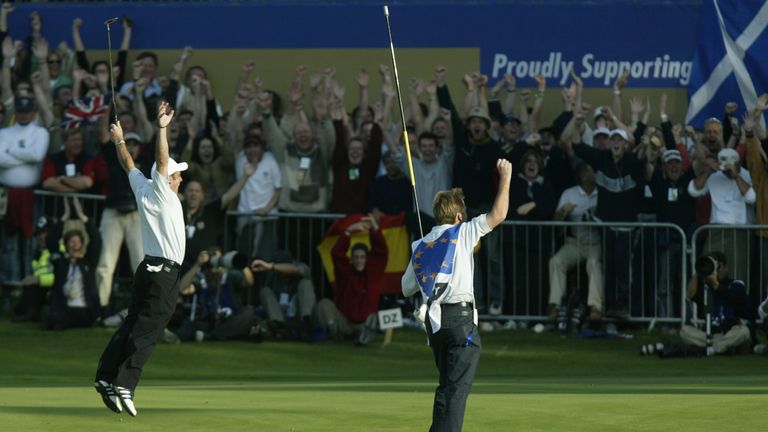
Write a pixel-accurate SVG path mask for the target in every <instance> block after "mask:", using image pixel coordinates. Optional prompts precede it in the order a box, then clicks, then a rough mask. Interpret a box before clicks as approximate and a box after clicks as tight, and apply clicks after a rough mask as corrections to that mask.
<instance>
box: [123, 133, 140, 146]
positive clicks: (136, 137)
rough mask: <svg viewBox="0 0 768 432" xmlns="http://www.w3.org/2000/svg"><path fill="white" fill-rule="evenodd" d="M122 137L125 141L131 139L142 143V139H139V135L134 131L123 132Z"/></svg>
mask: <svg viewBox="0 0 768 432" xmlns="http://www.w3.org/2000/svg"><path fill="white" fill-rule="evenodd" d="M123 139H124V140H125V142H128V141H130V140H133V141H138V142H139V143H141V144H144V140H143V139H141V135H139V134H137V133H136V132H128V133H127V134H125V136H124V137H123Z"/></svg>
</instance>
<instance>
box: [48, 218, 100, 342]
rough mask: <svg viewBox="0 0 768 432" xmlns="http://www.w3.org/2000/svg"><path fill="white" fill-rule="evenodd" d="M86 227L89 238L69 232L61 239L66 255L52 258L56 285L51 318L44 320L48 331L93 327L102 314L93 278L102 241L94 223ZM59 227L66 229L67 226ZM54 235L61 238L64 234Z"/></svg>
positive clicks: (52, 297) (52, 291) (61, 254)
mask: <svg viewBox="0 0 768 432" xmlns="http://www.w3.org/2000/svg"><path fill="white" fill-rule="evenodd" d="M85 226H86V228H87V234H86V233H85V232H83V231H82V229H70V230H66V231H65V232H64V235H63V237H62V239H63V241H64V246H65V252H64V253H60V252H56V253H54V254H53V256H52V258H51V262H52V263H53V273H54V284H53V288H52V289H51V299H50V309H49V312H48V316H47V317H44V323H43V326H44V328H45V329H48V330H64V329H68V328H72V327H90V326H92V325H93V324H95V323H96V320H97V319H98V318H99V315H100V313H101V308H100V304H99V293H98V290H97V288H96V276H95V274H94V270H95V268H96V261H97V260H98V257H99V248H100V247H101V237H100V236H99V233H98V232H97V231H96V229H95V227H94V226H93V222H89V223H87V224H86V225H85ZM60 227H61V228H62V229H63V228H65V224H61V225H60ZM51 234H52V235H53V237H54V238H58V237H59V236H60V235H61V231H60V230H58V232H57V231H54V232H52V233H51ZM57 234H58V235H57ZM86 241H87V243H86Z"/></svg>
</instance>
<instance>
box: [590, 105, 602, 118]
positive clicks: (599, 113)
mask: <svg viewBox="0 0 768 432" xmlns="http://www.w3.org/2000/svg"><path fill="white" fill-rule="evenodd" d="M603 115H604V114H603V107H602V106H599V107H597V108H595V114H594V115H593V116H592V117H594V118H598V117H600V116H603Z"/></svg>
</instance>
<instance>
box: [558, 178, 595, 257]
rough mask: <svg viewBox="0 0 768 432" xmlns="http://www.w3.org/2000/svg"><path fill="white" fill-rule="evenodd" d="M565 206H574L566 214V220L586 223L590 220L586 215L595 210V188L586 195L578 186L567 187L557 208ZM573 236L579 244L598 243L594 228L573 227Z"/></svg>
mask: <svg viewBox="0 0 768 432" xmlns="http://www.w3.org/2000/svg"><path fill="white" fill-rule="evenodd" d="M565 204H573V205H575V206H576V207H574V209H573V210H571V211H570V213H568V220H569V221H570V222H583V221H588V220H590V218H589V215H588V213H589V212H590V211H592V212H594V210H595V209H596V208H597V188H595V189H593V190H592V192H591V193H590V194H587V192H586V191H585V190H584V189H582V188H581V186H579V185H576V186H573V187H569V188H568V189H566V190H564V191H563V194H562V195H561V196H560V201H559V202H558V203H557V208H558V209H560V208H561V207H562V206H564V205H565ZM573 235H574V237H576V239H577V240H579V241H580V242H587V243H597V242H599V241H600V232H599V231H598V230H597V229H596V228H591V227H582V226H579V227H573Z"/></svg>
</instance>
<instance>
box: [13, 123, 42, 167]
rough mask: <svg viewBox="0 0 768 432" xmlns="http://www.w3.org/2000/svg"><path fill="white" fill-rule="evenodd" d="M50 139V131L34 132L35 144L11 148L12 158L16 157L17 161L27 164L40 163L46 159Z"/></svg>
mask: <svg viewBox="0 0 768 432" xmlns="http://www.w3.org/2000/svg"><path fill="white" fill-rule="evenodd" d="M30 127H31V126H30ZM49 139H50V138H49V135H48V131H47V130H45V129H43V128H40V130H36V131H35V132H34V135H33V142H31V143H28V145H26V146H23V147H22V146H21V145H18V146H11V147H10V148H9V149H8V150H9V153H10V154H11V156H14V157H16V159H19V160H22V161H24V162H26V163H39V162H42V161H43V159H45V154H46V153H48V140H49Z"/></svg>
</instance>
